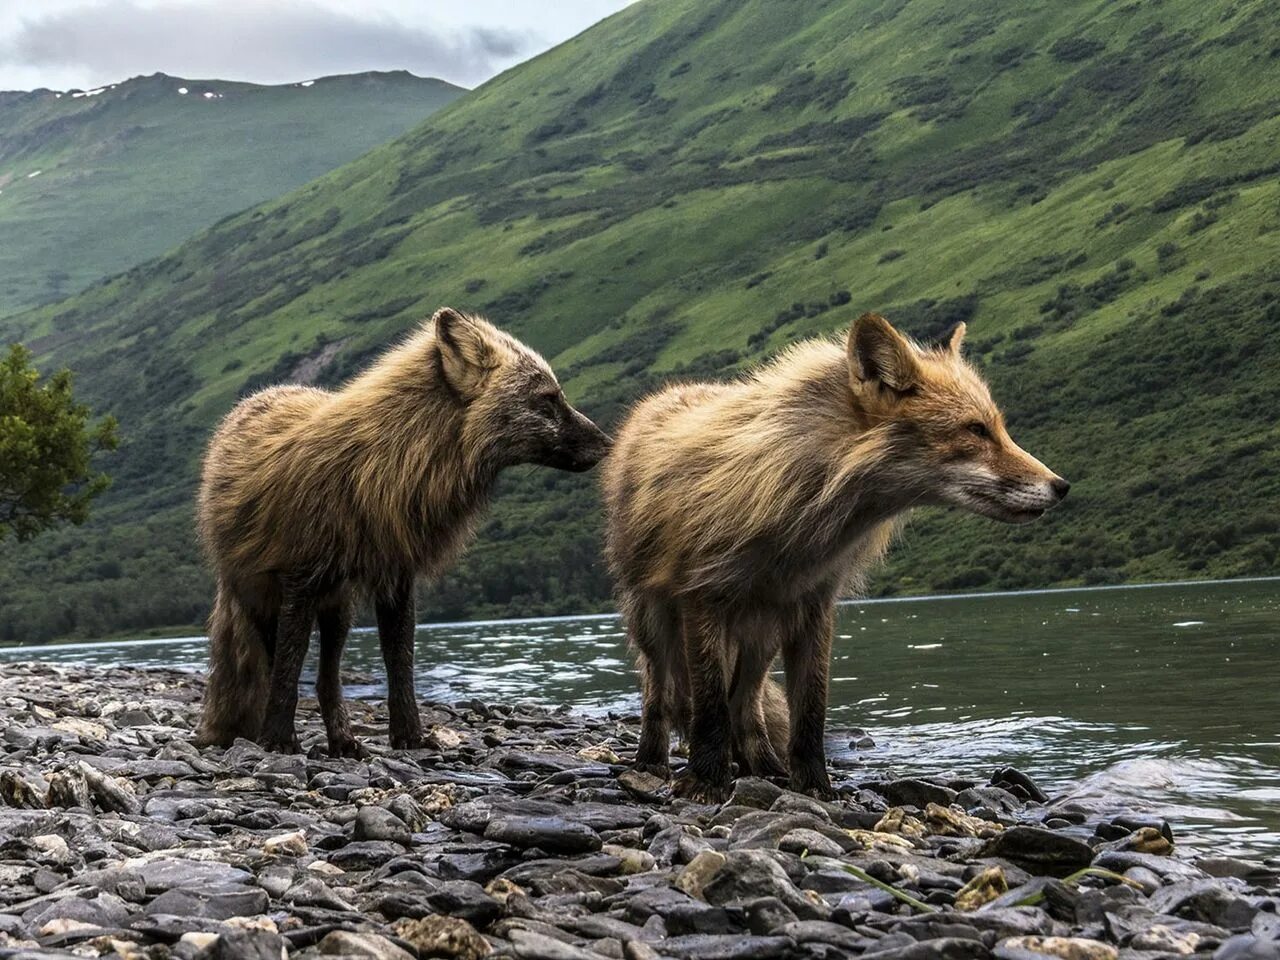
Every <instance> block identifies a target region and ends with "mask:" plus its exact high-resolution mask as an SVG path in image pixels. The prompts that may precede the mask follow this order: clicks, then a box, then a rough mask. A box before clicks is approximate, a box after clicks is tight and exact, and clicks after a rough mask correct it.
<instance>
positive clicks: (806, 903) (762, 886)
mask: <svg viewBox="0 0 1280 960" xmlns="http://www.w3.org/2000/svg"><path fill="white" fill-rule="evenodd" d="M702 895H703V897H705V899H706V901H707V902H708V903H711V904H715V905H720V906H722V905H724V904H726V903H732V902H737V901H743V900H757V899H759V898H760V897H776V898H777V899H778V900H780V901H782V902H783V903H784V904H786V905H787V908H788V909H790V910H791V911H792V912H793V913H795V915H796V916H797V917H799V918H800V919H801V920H825V919H827V916H828V915H829V914H830V912H831V911H830V908H829V907H827V906H826V904H825V903H823V902H822V900H821V899H820V898H818V897H817V896H806V895H805V894H804V893H802V892H801V891H800V890H799V889H797V888H796V886H795V884H793V883H792V882H791V878H790V877H788V876H787V872H786V871H785V870H783V869H782V867H781V865H779V863H778V862H777V861H776V860H775V859H773V857H771V856H770V855H769V854H768V853H766V852H765V851H763V850H732V851H730V852H729V853H728V854H727V855H726V857H725V862H724V864H723V865H722V866H721V867H720V869H719V870H717V871H716V872H715V873H714V875H713V876H711V878H710V879H709V880H708V881H707V882H706V883H705V884H704V885H703V887H702Z"/></svg>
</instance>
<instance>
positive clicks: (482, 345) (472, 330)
mask: <svg viewBox="0 0 1280 960" xmlns="http://www.w3.org/2000/svg"><path fill="white" fill-rule="evenodd" d="M431 323H432V324H433V325H434V326H435V330H436V343H437V344H438V345H439V348H440V365H441V366H442V367H443V368H444V376H445V379H446V380H448V381H449V384H450V385H451V386H452V387H453V388H454V389H456V390H457V391H459V392H460V393H462V394H464V395H470V394H471V393H473V392H474V391H475V389H476V388H477V387H479V385H480V383H481V382H482V381H483V380H484V378H485V376H486V374H487V373H488V372H489V371H490V370H492V369H493V368H494V367H496V366H497V358H496V356H495V354H494V352H493V348H492V346H491V345H490V344H489V340H488V337H487V336H486V335H485V331H484V328H483V327H481V325H480V324H478V323H476V322H475V321H474V320H472V319H471V318H470V317H468V316H466V315H465V314H462V313H459V312H458V311H457V310H454V309H453V308H452V307H441V308H440V309H439V310H437V311H436V312H435V313H434V314H433V315H432V317H431Z"/></svg>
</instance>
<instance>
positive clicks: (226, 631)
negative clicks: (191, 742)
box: [196, 580, 271, 747]
mask: <svg viewBox="0 0 1280 960" xmlns="http://www.w3.org/2000/svg"><path fill="white" fill-rule="evenodd" d="M270 679H271V663H270V660H269V659H268V656H267V647H266V644H265V643H264V638H263V637H262V636H261V633H260V631H259V629H258V627H257V626H256V625H255V624H254V623H253V621H252V619H251V618H250V617H249V615H248V613H247V612H246V611H245V610H244V608H243V607H242V606H241V605H240V604H239V603H238V602H237V601H236V599H235V598H234V597H233V596H232V595H231V592H230V591H229V590H228V589H227V588H226V586H225V585H224V584H223V583H222V581H221V580H219V581H218V593H217V597H216V598H215V599H214V603H213V613H212V614H211V615H210V616H209V679H208V683H207V684H206V686H205V691H204V706H203V710H202V713H201V716H200V725H199V726H198V727H197V728H196V743H198V744H200V745H206V746H207V745H218V746H224V747H225V746H230V745H231V743H232V741H234V740H235V739H236V738H237V737H244V738H245V739H247V740H255V739H257V737H258V734H259V732H260V731H261V728H262V719H263V708H264V706H265V704H266V702H267V687H268V684H269V682H270Z"/></svg>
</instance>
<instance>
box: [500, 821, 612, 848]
mask: <svg viewBox="0 0 1280 960" xmlns="http://www.w3.org/2000/svg"><path fill="white" fill-rule="evenodd" d="M484 836H485V839H487V840H496V841H498V842H500V843H507V844H510V845H511V846H513V847H520V848H521V849H528V848H530V847H536V848H538V849H539V850H543V851H546V852H547V853H589V852H592V851H595V850H599V849H600V848H601V846H603V845H604V844H603V841H602V840H601V839H600V834H598V833H596V832H595V831H594V830H592V829H591V828H590V827H588V826H587V825H585V824H582V823H574V822H573V821H571V820H564V819H562V818H559V817H496V818H495V819H493V820H490V821H489V825H488V826H487V827H485V831H484Z"/></svg>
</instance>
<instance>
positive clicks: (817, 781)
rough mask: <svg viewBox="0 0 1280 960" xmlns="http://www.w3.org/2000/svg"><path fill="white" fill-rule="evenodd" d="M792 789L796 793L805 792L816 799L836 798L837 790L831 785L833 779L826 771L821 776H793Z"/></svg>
mask: <svg viewBox="0 0 1280 960" xmlns="http://www.w3.org/2000/svg"><path fill="white" fill-rule="evenodd" d="M791 789H792V790H794V791H795V792H796V793H803V794H805V795H806V796H809V797H813V799H815V800H828V801H830V800H834V799H836V792H835V790H834V789H832V787H831V779H830V778H829V777H828V776H827V775H826V773H825V772H824V773H823V774H822V776H821V778H819V777H805V778H797V777H792V778H791Z"/></svg>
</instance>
